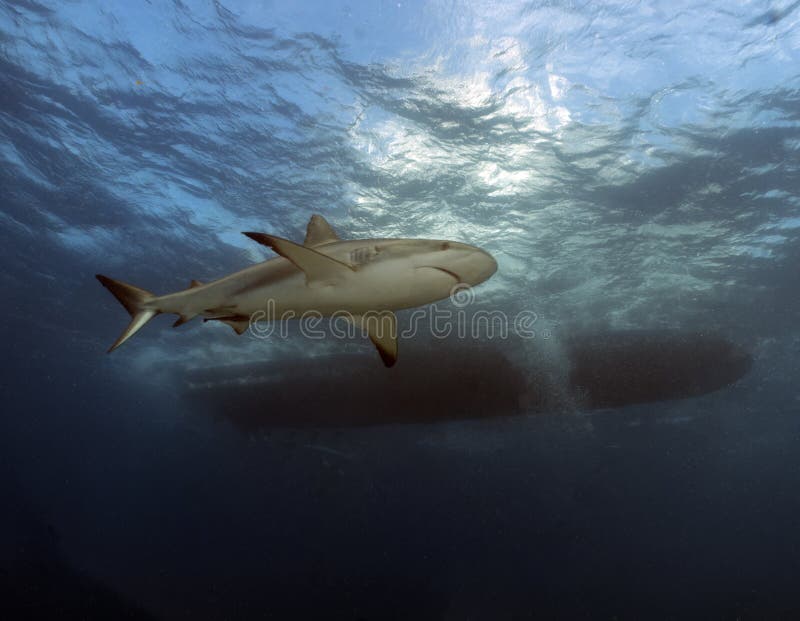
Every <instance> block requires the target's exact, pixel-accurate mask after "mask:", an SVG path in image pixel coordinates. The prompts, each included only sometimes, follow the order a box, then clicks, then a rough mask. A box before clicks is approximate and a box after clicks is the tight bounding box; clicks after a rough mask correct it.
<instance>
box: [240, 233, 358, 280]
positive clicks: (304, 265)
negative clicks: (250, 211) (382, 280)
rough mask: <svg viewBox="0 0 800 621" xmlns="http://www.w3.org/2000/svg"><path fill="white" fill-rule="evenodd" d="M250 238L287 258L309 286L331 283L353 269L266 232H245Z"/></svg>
mask: <svg viewBox="0 0 800 621" xmlns="http://www.w3.org/2000/svg"><path fill="white" fill-rule="evenodd" d="M245 235H247V236H248V237H249V238H250V239H252V240H255V241H257V242H258V243H259V244H263V245H265V246H268V247H269V248H272V249H273V250H274V251H275V252H277V253H278V254H279V255H281V256H282V257H284V258H286V259H289V261H291V262H292V263H294V265H295V266H296V267H298V268H299V269H301V270H302V271H303V272H304V273H305V275H306V284H307V285H309V286H319V285H332V284H336V283H337V282H339V281H341V280H342V279H344V278H346V277H347V276H348V275H350V274H351V273H353V272H354V271H355V270H354V269H353V268H352V267H350V266H349V265H347V264H346V263H342V262H341V261H337V260H336V259H332V258H331V257H329V256H327V255H324V254H322V253H321V252H317V251H316V250H312V249H311V248H306V247H305V246H301V245H300V244H295V243H294V242H291V241H289V240H288V239H283V238H282V237H275V236H274V235H267V234H266V233H245Z"/></svg>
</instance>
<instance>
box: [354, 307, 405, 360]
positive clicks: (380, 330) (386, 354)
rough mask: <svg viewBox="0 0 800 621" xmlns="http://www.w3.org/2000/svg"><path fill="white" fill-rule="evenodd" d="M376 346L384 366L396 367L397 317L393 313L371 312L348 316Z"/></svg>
mask: <svg viewBox="0 0 800 621" xmlns="http://www.w3.org/2000/svg"><path fill="white" fill-rule="evenodd" d="M346 317H347V318H348V319H349V320H350V321H352V322H353V323H354V324H355V325H356V326H357V327H358V328H359V329H360V330H361V331H362V333H363V334H366V335H367V336H369V340H370V341H372V343H373V344H374V345H375V348H376V349H377V350H378V353H379V354H380V355H381V360H383V364H385V365H386V366H387V367H391V366H394V363H395V362H397V315H395V314H394V313H393V312H392V311H381V312H369V313H365V314H364V315H349V316H346Z"/></svg>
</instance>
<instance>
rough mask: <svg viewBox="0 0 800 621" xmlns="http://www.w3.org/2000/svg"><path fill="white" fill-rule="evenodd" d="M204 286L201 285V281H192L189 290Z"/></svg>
mask: <svg viewBox="0 0 800 621" xmlns="http://www.w3.org/2000/svg"><path fill="white" fill-rule="evenodd" d="M202 286H203V283H201V282H200V281H199V280H192V282H190V283H189V289H195V288H196V287H202Z"/></svg>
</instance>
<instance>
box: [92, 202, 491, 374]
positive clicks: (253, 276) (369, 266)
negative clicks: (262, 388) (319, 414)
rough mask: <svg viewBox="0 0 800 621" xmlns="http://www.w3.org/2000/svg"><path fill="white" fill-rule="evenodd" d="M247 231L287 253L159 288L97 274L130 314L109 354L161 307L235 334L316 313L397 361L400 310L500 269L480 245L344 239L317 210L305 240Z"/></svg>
mask: <svg viewBox="0 0 800 621" xmlns="http://www.w3.org/2000/svg"><path fill="white" fill-rule="evenodd" d="M244 234H245V235H247V236H248V237H249V238H251V239H253V240H255V241H257V242H258V243H260V244H263V245H265V246H267V247H269V248H271V249H272V250H274V251H275V252H276V253H277V254H278V255H279V256H277V257H274V258H272V259H269V260H267V261H264V262H263V263H258V264H256V265H252V266H250V267H248V268H246V269H243V270H241V271H239V272H236V273H234V274H230V275H228V276H225V277H223V278H220V279H219V280H215V281H213V282H209V283H200V282H197V281H194V280H193V281H192V282H191V284H190V286H189V288H188V289H184V290H183V291H177V292H175V293H168V294H166V295H161V296H158V295H155V294H153V293H150V292H149V291H146V290H144V289H140V288H138V287H135V286H133V285H129V284H126V283H124V282H120V281H118V280H113V279H111V278H108V277H107V276H103V275H102V274H98V275H97V279H98V280H99V281H100V282H101V283H102V284H103V286H104V287H106V288H107V289H108V290H109V291H111V293H112V294H114V296H115V297H116V298H117V300H119V302H120V303H121V304H122V305H123V306H124V307H125V309H126V310H127V311H128V313H130V315H131V322H130V324H128V327H127V328H126V329H125V330H124V331H123V333H122V334H121V335H120V337H119V338H118V339H117V340H116V341H115V342H114V344H113V345H112V346H111V348H110V349H109V352H111V351H113V350H114V349H116V348H117V347H119V346H120V345H122V344H123V343H124V342H125V341H127V340H128V339H129V338H130V337H132V336H133V335H134V334H136V332H138V331H139V329H140V328H141V327H142V326H144V324H146V323H147V322H148V321H149V320H150V319H152V318H153V317H155V316H156V315H158V314H161V313H174V314H176V315H178V320H177V321H176V322H175V324H174V325H175V326H179V325H182V324H184V323H186V322H187V321H190V320H191V319H193V318H195V317H198V316H199V317H203V318H204V319H205V320H207V321H209V320H214V321H221V322H223V323H226V324H228V325H230V326H231V327H232V328H233V329H234V330H235V331H236V333H237V334H242V333H244V332H245V331H246V330H247V329H248V328H249V326H250V323H251V321H258V320H266V321H269V320H276V319H283V318H287V317H301V316H303V315H304V314H307V313H316V314H318V315H321V316H323V317H324V316H328V317H330V316H343V317H345V318H346V319H348V320H349V321H351V322H353V323H354V324H355V325H356V326H357V327H359V328H360V329H361V331H362V333H364V334H366V335H368V336H369V338H370V339H371V340H372V342H373V343H374V344H375V347H376V348H377V349H378V352H379V354H380V356H381V359H382V360H383V362H384V364H385V365H386V366H387V367H390V366H392V365H393V364H394V363H395V362H396V360H397V317H396V315H395V314H394V312H393V311H396V310H401V309H405V308H414V307H417V306H423V305H425V304H430V303H432V302H435V301H437V300H442V299H445V298H447V297H448V296H449V295H450V294H451V292H452V291H453V290H454V287H456V286H464V285H468V286H475V285H478V284H480V283H482V282H483V281H485V280H486V279H488V278H489V277H490V276H491V275H492V274H494V273H495V271H497V262H496V261H495V260H494V258H493V257H492V256H491V255H490V254H489V253H488V252H486V251H484V250H481V249H480V248H476V247H475V246H470V245H467V244H464V243H460V242H455V241H442V240H430V239H358V240H342V239H340V238H339V236H338V235H337V234H336V233H335V231H334V230H333V228H331V226H330V224H328V222H327V221H326V220H325V218H323V217H322V216H319V215H313V216H312V217H311V220H310V221H309V223H308V227H307V231H306V237H305V241H304V242H303V244H302V245H300V244H297V243H294V242H292V241H289V240H288V239H283V238H280V237H276V236H274V235H267V234H266V233H244ZM267 310H269V313H267V312H266V311H267Z"/></svg>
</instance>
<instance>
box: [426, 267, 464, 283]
mask: <svg viewBox="0 0 800 621" xmlns="http://www.w3.org/2000/svg"><path fill="white" fill-rule="evenodd" d="M426 267H427V268H429V269H432V270H439V271H440V272H444V273H445V274H447V275H448V276H450V277H451V278H453V279H454V280H455V281H456V283H460V282H464V281H463V280H461V276H459V275H458V274H456V273H455V272H451V271H450V270H448V269H445V268H443V267H438V266H436V265H420V266H419V267H418V268H417V269H422V268H426Z"/></svg>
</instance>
